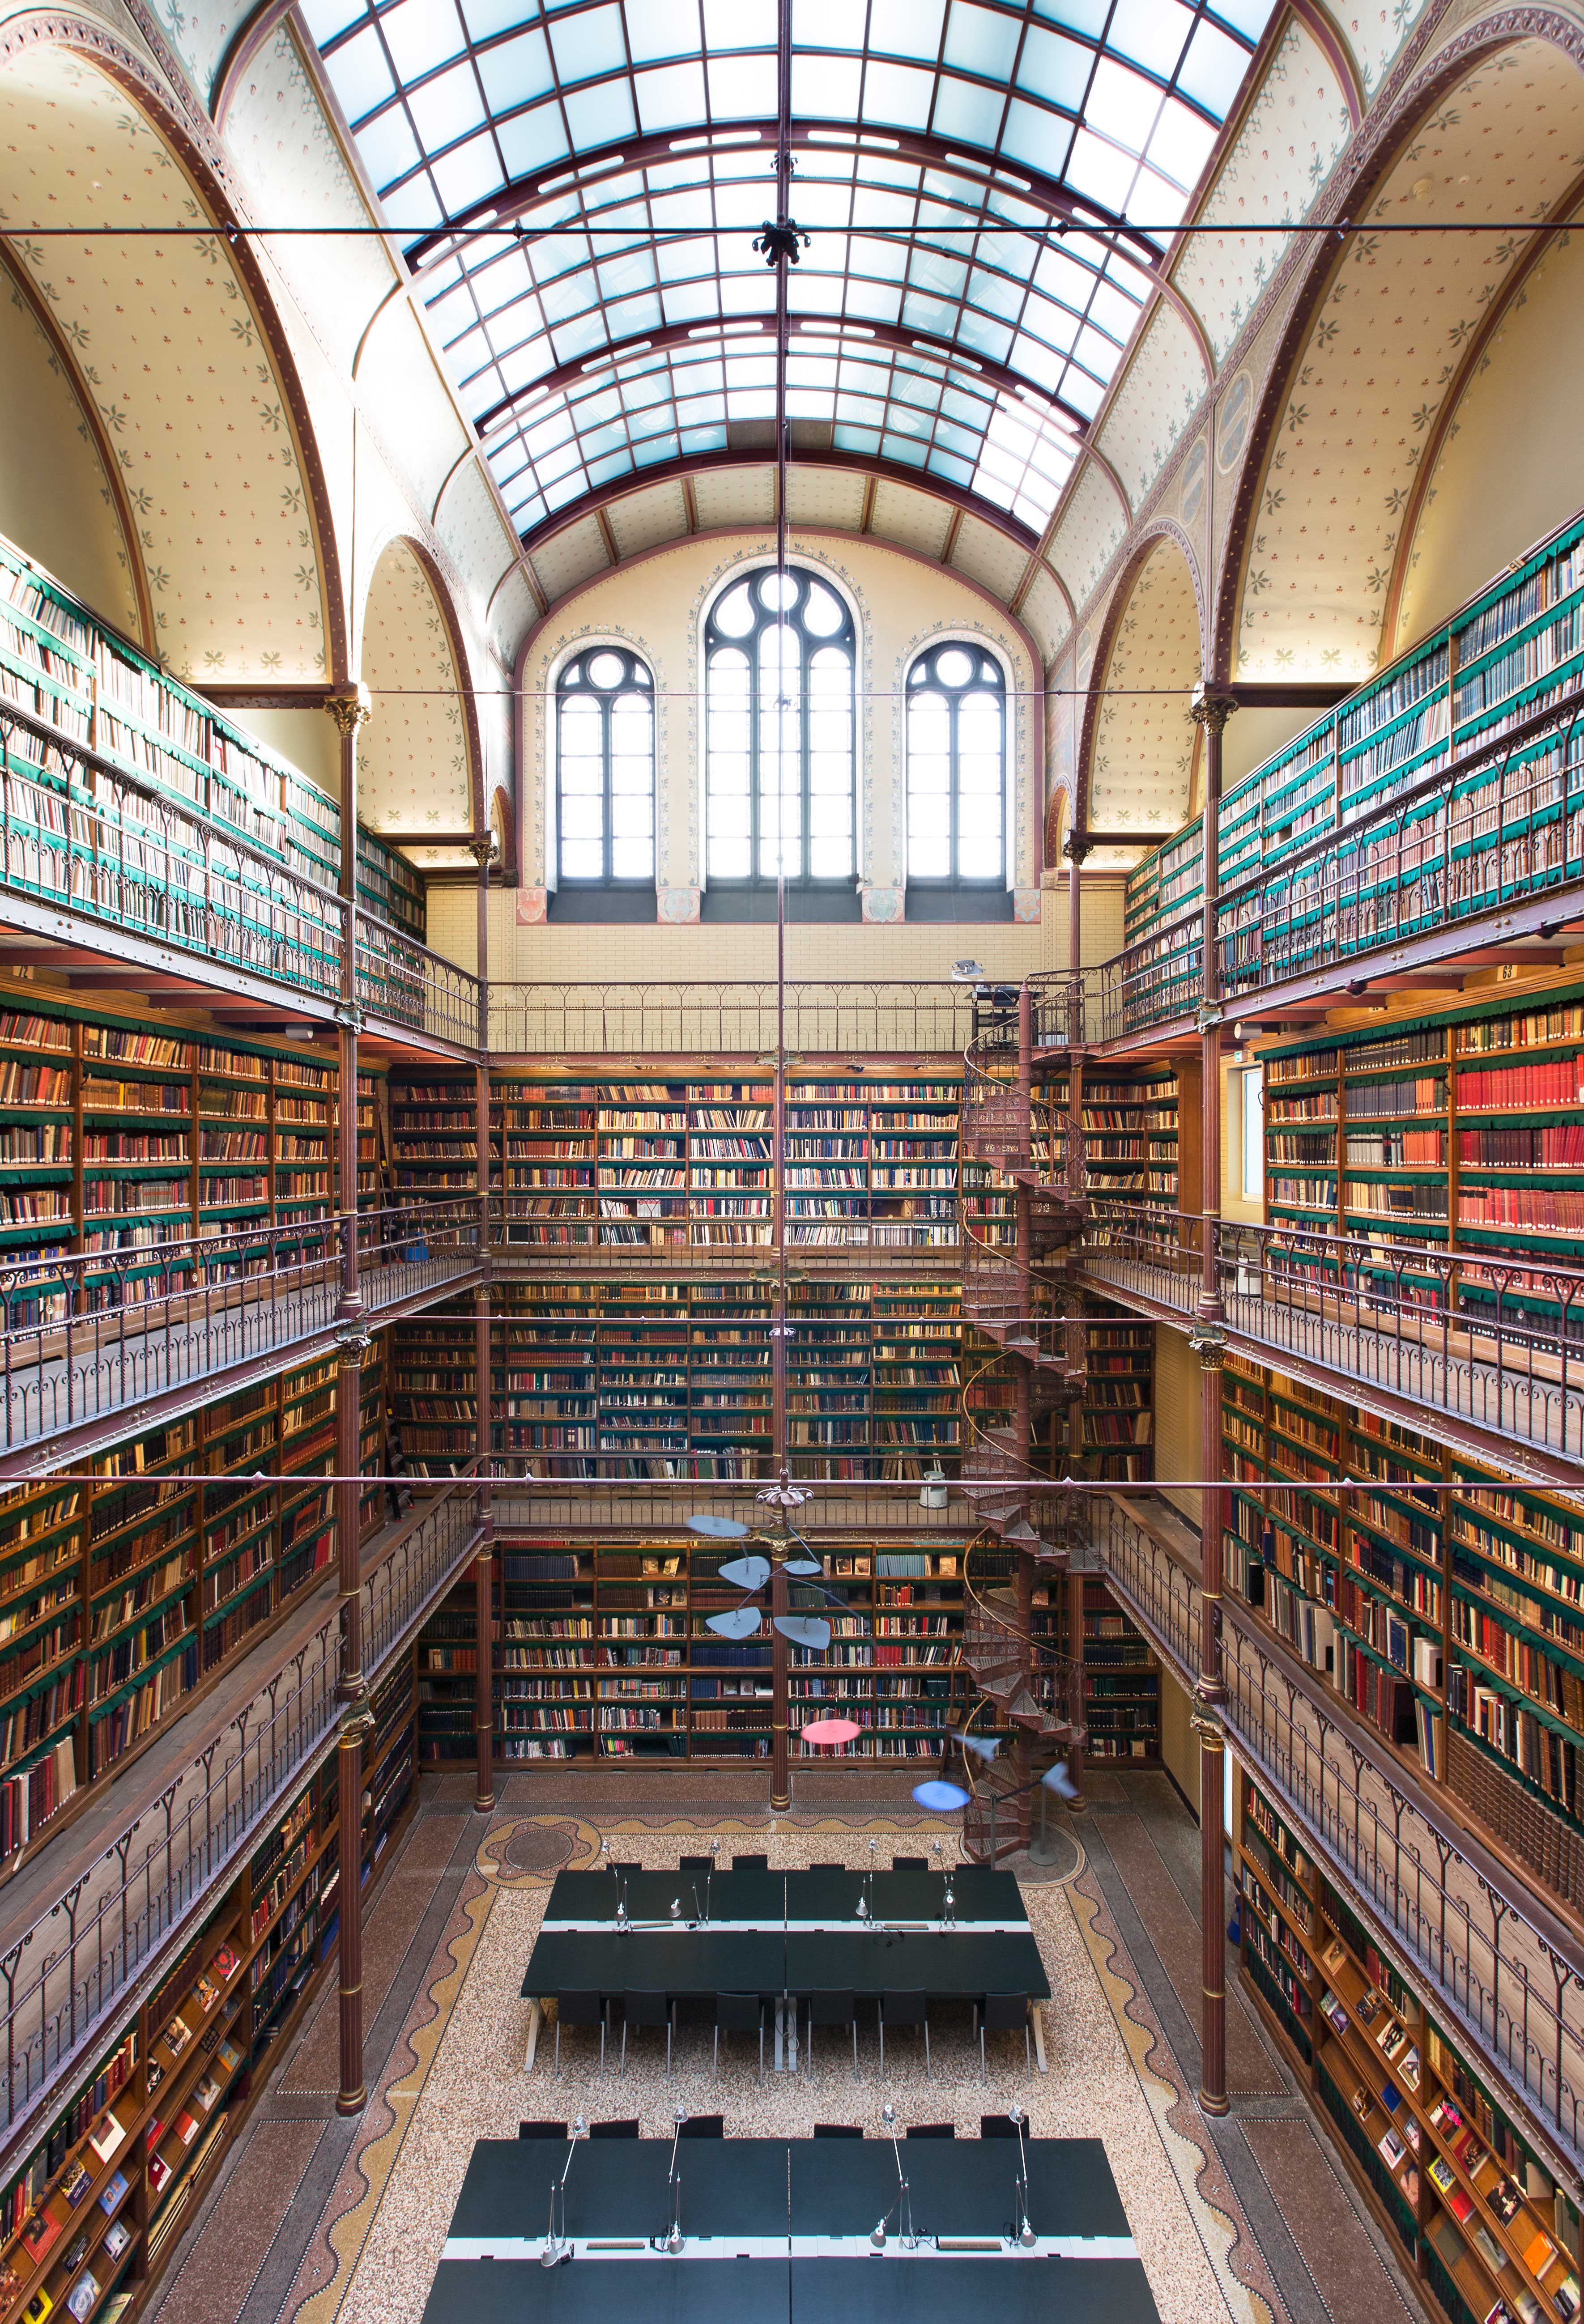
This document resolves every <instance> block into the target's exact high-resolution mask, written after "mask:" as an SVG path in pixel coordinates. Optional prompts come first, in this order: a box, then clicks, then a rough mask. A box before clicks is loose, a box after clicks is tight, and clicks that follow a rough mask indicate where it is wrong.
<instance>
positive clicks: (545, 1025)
mask: <svg viewBox="0 0 1584 2324" xmlns="http://www.w3.org/2000/svg"><path fill="white" fill-rule="evenodd" d="M970 992H971V988H970V987H968V986H967V985H963V984H956V983H952V982H939V983H927V982H909V981H904V980H902V979H897V980H894V981H892V980H877V981H867V980H861V979H852V980H848V979H843V980H841V981H839V982H837V981H834V980H832V981H829V982H822V981H812V982H811V981H810V980H807V979H804V978H798V979H795V980H793V981H792V982H789V983H788V985H787V988H786V1015H785V1025H786V1043H787V1047H788V1048H789V1049H792V1050H793V1051H796V1052H797V1053H798V1054H799V1055H800V1056H804V1057H810V1056H820V1057H835V1058H848V1057H850V1058H852V1059H854V1060H855V1061H856V1062H857V1064H859V1065H862V1064H864V1063H865V1062H866V1060H867V1059H868V1058H869V1057H871V1056H889V1055H894V1056H928V1057H938V1056H954V1057H955V1056H960V1054H961V1052H962V1049H963V1046H964V1044H965V1042H966V1041H967V1039H968V1031H969V1024H970V1011H971V999H970ZM776 1032H777V1017H776V997H775V985H774V983H773V982H749V981H747V980H746V979H743V980H731V981H727V982H724V983H721V982H716V983H709V982H654V983H650V982H646V981H643V980H639V979H626V980H611V981H609V982H598V983H597V982H579V983H555V982H551V983H544V984H506V983H494V982H492V983H491V985H490V988H489V1047H490V1052H491V1054H492V1056H518V1057H520V1056H528V1057H542V1056H580V1057H603V1058H611V1057H617V1058H619V1057H625V1056H690V1057H702V1058H708V1057H709V1056H712V1055H718V1056H729V1057H733V1058H741V1057H751V1058H757V1059H758V1060H759V1061H760V1062H761V1064H762V1065H763V1066H764V1073H765V1075H766V1078H768V1074H769V1072H770V1070H771V1066H772V1063H773V1055H774V1050H775V1043H776Z"/></svg>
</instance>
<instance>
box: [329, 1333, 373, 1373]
mask: <svg viewBox="0 0 1584 2324" xmlns="http://www.w3.org/2000/svg"><path fill="white" fill-rule="evenodd" d="M373 1345H374V1333H372V1332H371V1331H369V1330H368V1328H367V1327H366V1324H364V1323H361V1322H357V1323H341V1324H338V1326H337V1329H336V1361H337V1362H338V1364H341V1365H343V1366H347V1367H350V1366H352V1365H354V1364H360V1363H361V1362H362V1361H363V1359H364V1357H365V1356H366V1354H367V1353H368V1351H369V1350H370V1348H372V1347H373Z"/></svg>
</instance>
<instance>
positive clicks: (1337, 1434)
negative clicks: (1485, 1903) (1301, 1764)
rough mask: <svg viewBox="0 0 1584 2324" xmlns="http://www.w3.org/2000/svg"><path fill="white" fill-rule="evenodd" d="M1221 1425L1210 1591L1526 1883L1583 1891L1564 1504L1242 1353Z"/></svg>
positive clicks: (1569, 1544)
mask: <svg viewBox="0 0 1584 2324" xmlns="http://www.w3.org/2000/svg"><path fill="white" fill-rule="evenodd" d="M1222 1430H1223V1442H1224V1445H1225V1459H1226V1463H1227V1475H1228V1478H1229V1480H1231V1492H1230V1495H1229V1499H1230V1504H1231V1538H1230V1539H1229V1540H1228V1543H1227V1586H1228V1588H1229V1589H1231V1590H1233V1591H1235V1592H1236V1594H1237V1596H1239V1597H1241V1598H1242V1599H1244V1600H1246V1603H1248V1604H1249V1605H1251V1606H1253V1607H1255V1609H1258V1610H1259V1611H1260V1612H1261V1613H1262V1614H1263V1616H1264V1619H1265V1620H1266V1621H1268V1622H1269V1623H1270V1625H1271V1627H1272V1628H1273V1629H1274V1630H1275V1632H1276V1633H1277V1635H1278V1636H1279V1637H1282V1638H1283V1639H1284V1640H1285V1641H1286V1643H1287V1644H1288V1646H1290V1647H1291V1648H1292V1650H1293V1651H1294V1652H1295V1653H1296V1654H1297V1655H1300V1656H1301V1658H1302V1660H1303V1661H1305V1662H1306V1663H1308V1664H1309V1665H1310V1666H1311V1669H1313V1670H1314V1671H1315V1672H1316V1673H1317V1674H1318V1675H1320V1677H1322V1678H1323V1679H1325V1681H1326V1682H1327V1683H1328V1684H1329V1685H1330V1686H1332V1687H1333V1688H1334V1689H1335V1690H1336V1691H1337V1692H1338V1693H1339V1694H1340V1695H1341V1696H1342V1697H1343V1698H1344V1699H1345V1700H1346V1701H1348V1702H1349V1703H1350V1704H1351V1705H1352V1706H1353V1708H1354V1710H1355V1711H1357V1713H1358V1714H1359V1715H1360V1716H1361V1717H1363V1718H1365V1719H1366V1720H1369V1721H1370V1722H1371V1723H1372V1724H1373V1725H1374V1726H1375V1727H1376V1729H1378V1731H1379V1732H1380V1734H1381V1735H1382V1736H1383V1738H1385V1741H1386V1742H1387V1743H1389V1744H1391V1745H1392V1746H1393V1748H1394V1749H1396V1750H1397V1751H1399V1752H1401V1753H1402V1755H1403V1757H1405V1758H1407V1759H1409V1760H1410V1761H1411V1762H1412V1763H1413V1766H1414V1771H1415V1773H1416V1774H1418V1775H1421V1777H1422V1778H1429V1779H1430V1780H1431V1782H1434V1783H1437V1784H1443V1785H1445V1786H1446V1787H1447V1788H1448V1789H1449V1790H1450V1791H1452V1792H1453V1793H1455V1794H1457V1796H1458V1798H1459V1801H1460V1802H1461V1803H1463V1806H1464V1808H1465V1809H1467V1810H1469V1811H1472V1812H1473V1813H1474V1814H1475V1815H1476V1816H1477V1818H1478V1820H1479V1821H1481V1822H1482V1823H1483V1824H1484V1826H1485V1827H1486V1829H1487V1831H1488V1832H1489V1833H1490V1835H1491V1836H1492V1838H1493V1839H1494V1840H1496V1842H1497V1843H1498V1844H1499V1845H1500V1846H1501V1847H1502V1848H1503V1849H1505V1850H1506V1851H1507V1852H1508V1853H1509V1854H1510V1855H1512V1856H1513V1857H1515V1858H1517V1859H1518V1860H1519V1861H1520V1862H1521V1863H1522V1864H1523V1865H1524V1867H1526V1868H1527V1871H1528V1873H1529V1875H1530V1876H1531V1877H1539V1878H1540V1879H1541V1880H1542V1882H1543V1883H1544V1884H1545V1885H1546V1886H1548V1887H1550V1888H1552V1889H1553V1890H1554V1891H1556V1892H1557V1893H1558V1894H1560V1895H1563V1896H1565V1897H1567V1898H1568V1899H1569V1900H1570V1902H1573V1903H1575V1904H1576V1903H1578V1902H1579V1901H1581V1900H1584V1796H1581V1794H1580V1792H1579V1775H1580V1772H1581V1771H1580V1768H1579V1757H1578V1740H1577V1738H1578V1734H1579V1727H1580V1724H1581V1723H1584V1678H1581V1677H1580V1668H1581V1665H1584V1655H1581V1654H1580V1652H1579V1648H1580V1646H1581V1645H1584V1637H1581V1634H1580V1631H1579V1626H1578V1623H1577V1619H1576V1615H1577V1609H1578V1607H1579V1603H1580V1602H1581V1601H1584V1525H1581V1524H1579V1522H1578V1519H1577V1516H1576V1513H1575V1512H1574V1511H1573V1510H1572V1509H1571V1508H1570V1506H1569V1504H1568V1503H1567V1502H1566V1501H1563V1500H1559V1499H1552V1498H1551V1497H1549V1496H1547V1495H1545V1494H1542V1493H1539V1492H1535V1491H1532V1490H1530V1489H1527V1488H1518V1487H1515V1486H1514V1485H1513V1484H1511V1483H1510V1482H1508V1481H1505V1480H1503V1479H1502V1478H1501V1477H1500V1476H1499V1475H1498V1474H1497V1472H1496V1471H1494V1470H1491V1469H1488V1468H1485V1467H1482V1466H1480V1465H1478V1464H1477V1463H1474V1462H1468V1461H1465V1460H1463V1459H1461V1458H1460V1457H1457V1456H1454V1455H1453V1454H1451V1453H1450V1452H1446V1451H1444V1450H1443V1449H1442V1448H1440V1447H1439V1446H1437V1445H1435V1444H1433V1443H1431V1442H1430V1441H1429V1440H1428V1439H1426V1438H1424V1437H1422V1436H1420V1435H1418V1434H1415V1433H1414V1432H1413V1431H1412V1430H1410V1429H1406V1428H1403V1427H1402V1426H1401V1425H1398V1424H1396V1423H1394V1422H1388V1421H1385V1420H1382V1419H1380V1418H1378V1417H1377V1416H1376V1415H1374V1414H1371V1413H1367V1412H1358V1411H1356V1410H1354V1409H1353V1408H1352V1407H1350V1406H1343V1405H1341V1404H1339V1403H1338V1402H1337V1401H1335V1400H1334V1399H1329V1398H1326V1397H1320V1396H1319V1395H1318V1394H1316V1393H1315V1392H1314V1391H1312V1390H1310V1389H1308V1388H1301V1387H1299V1386H1296V1385H1295V1384H1293V1383H1292V1382H1290V1381H1285V1380H1283V1379H1282V1378H1281V1377H1280V1375H1278V1374H1274V1373H1267V1372H1264V1371H1262V1370H1260V1369H1256V1368H1254V1367H1250V1366H1247V1365H1245V1364H1242V1363H1237V1362H1229V1363H1228V1365H1227V1369H1226V1374H1225V1381H1224V1394H1223V1420H1222ZM1339 1477H1348V1478H1350V1479H1352V1480H1356V1481H1358V1482H1362V1483H1365V1484H1366V1485H1367V1487H1368V1489H1367V1490H1366V1491H1365V1492H1362V1493H1350V1494H1348V1495H1341V1494H1339V1493H1338V1492H1336V1491H1335V1490H1334V1489H1333V1488H1334V1485H1335V1481H1336V1480H1337V1479H1338V1478H1339ZM1273 1482H1280V1483H1283V1484H1291V1485H1293V1486H1295V1487H1296V1488H1297V1489H1296V1490H1295V1491H1294V1492H1292V1493H1291V1494H1282V1495H1279V1496H1278V1495H1274V1494H1272V1493H1270V1492H1269V1491H1268V1490H1262V1487H1268V1485H1270V1484H1271V1483H1273ZM1447 1488H1450V1489H1451V1490H1450V1491H1447V1490H1444V1489H1447Z"/></svg>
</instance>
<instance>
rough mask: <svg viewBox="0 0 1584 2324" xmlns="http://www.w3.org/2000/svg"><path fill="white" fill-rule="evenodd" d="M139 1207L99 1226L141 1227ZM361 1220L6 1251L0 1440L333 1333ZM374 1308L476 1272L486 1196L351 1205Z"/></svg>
mask: <svg viewBox="0 0 1584 2324" xmlns="http://www.w3.org/2000/svg"><path fill="white" fill-rule="evenodd" d="M135 1218H136V1213H130V1212H129V1213H124V1214H121V1213H116V1214H111V1215H110V1217H109V1218H108V1220H107V1221H106V1222H98V1221H91V1222H88V1224H89V1226H90V1228H92V1227H94V1226H97V1225H98V1224H100V1223H103V1224H104V1225H105V1227H106V1231H110V1230H113V1229H118V1227H119V1224H120V1222H121V1221H122V1220H123V1219H124V1221H125V1226H126V1227H128V1228H131V1229H132V1231H135V1225H134V1222H135ZM352 1223H353V1221H352V1220H351V1219H350V1218H348V1217H347V1215H346V1214H340V1215H338V1214H337V1213H329V1214H328V1215H326V1216H324V1217H322V1218H318V1219H302V1220H297V1221H292V1222H288V1223H285V1224H277V1225H275V1226H272V1225H271V1224H270V1223H269V1222H268V1220H267V1219H264V1220H261V1221H259V1222H256V1223H249V1222H243V1223H241V1224H237V1225H234V1226H227V1227H222V1228H218V1229H215V1230H211V1231H208V1232H203V1233H199V1234H196V1235H188V1236H183V1237H179V1238H174V1239H171V1240H163V1241H158V1242H148V1243H136V1244H134V1245H131V1246H130V1247H128V1248H126V1249H125V1250H121V1249H117V1250H95V1251H81V1252H77V1253H75V1254H72V1255H69V1256H66V1257H61V1258H59V1259H37V1258H33V1257H30V1256H28V1255H26V1254H23V1255H20V1256H14V1257H11V1258H8V1259H4V1260H0V1319H3V1328H0V1448H3V1449H4V1450H5V1451H8V1452H9V1451H15V1450H18V1449H20V1448H22V1447H24V1446H28V1445H36V1444H39V1443H42V1442H43V1441H44V1440H45V1439H46V1438H53V1437H54V1436H56V1435H57V1434H59V1433H60V1431H62V1430H68V1429H80V1428H82V1427H83V1426H85V1425H89V1424H92V1423H96V1422H110V1421H113V1420H114V1419H115V1417H116V1416H117V1415H119V1414H124V1413H125V1411H126V1409H127V1408H128V1407H129V1406H132V1405H134V1404H137V1405H143V1404H144V1403H145V1402H147V1401H148V1400H149V1399H151V1398H159V1399H169V1398H171V1397H178V1398H180V1399H181V1401H182V1402H183V1403H184V1404H185V1403H186V1402H187V1401H190V1398H188V1397H186V1396H185V1395H184V1393H183V1392H184V1391H187V1390H190V1389H193V1388H197V1387H198V1386H199V1385H200V1384H201V1383H203V1382H204V1381H205V1380H207V1379H209V1378H211V1377H212V1375H214V1374H215V1373H217V1372H221V1371H227V1370H229V1369H232V1368H233V1367H234V1366H236V1365H237V1364H240V1363H246V1362H250V1361H253V1360H256V1359H258V1358H260V1357H263V1356H264V1355H267V1354H270V1353H273V1352H280V1351H285V1350H287V1349H290V1348H291V1347H292V1346H293V1345H296V1344H299V1343H301V1342H306V1341H309V1340H310V1339H312V1338H313V1337H315V1336H316V1335H321V1334H322V1333H326V1332H328V1331H329V1329H330V1328H331V1327H332V1325H333V1323H334V1321H335V1316H336V1310H337V1305H338V1300H339V1297H340V1289H341V1253H342V1249H343V1246H344V1241H345V1237H346V1234H347V1228H348V1226H349V1225H350V1224H352ZM356 1227H357V1249H358V1264H359V1270H360V1277H361V1289H362V1296H363V1299H364V1304H365V1307H366V1311H367V1312H368V1313H370V1314H379V1313H380V1312H381V1311H382V1310H384V1309H386V1308H390V1307H394V1306H398V1305H401V1304H402V1303H403V1301H405V1300H408V1299H411V1298H412V1297H414V1296H416V1295H417V1294H418V1293H420V1292H421V1291H423V1290H427V1289H430V1288H432V1287H434V1286H439V1285H442V1284H443V1283H444V1282H446V1281H447V1280H448V1279H449V1278H450V1277H453V1276H455V1275H457V1274H459V1273H462V1272H465V1271H466V1270H467V1269H468V1268H470V1267H475V1266H477V1264H478V1263H479V1261H480V1260H481V1259H482V1257H483V1255H484V1251H485V1248H486V1240H485V1233H484V1227H483V1218H482V1206H481V1203H480V1201H479V1198H478V1197H477V1196H476V1195H475V1196H471V1197H468V1196H463V1197H459V1198H458V1199H456V1200H453V1201H450V1202H448V1203H408V1204H405V1205H403V1206H402V1207H400V1208H392V1209H388V1210H378V1211H362V1212H359V1213H357V1214H356Z"/></svg>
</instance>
